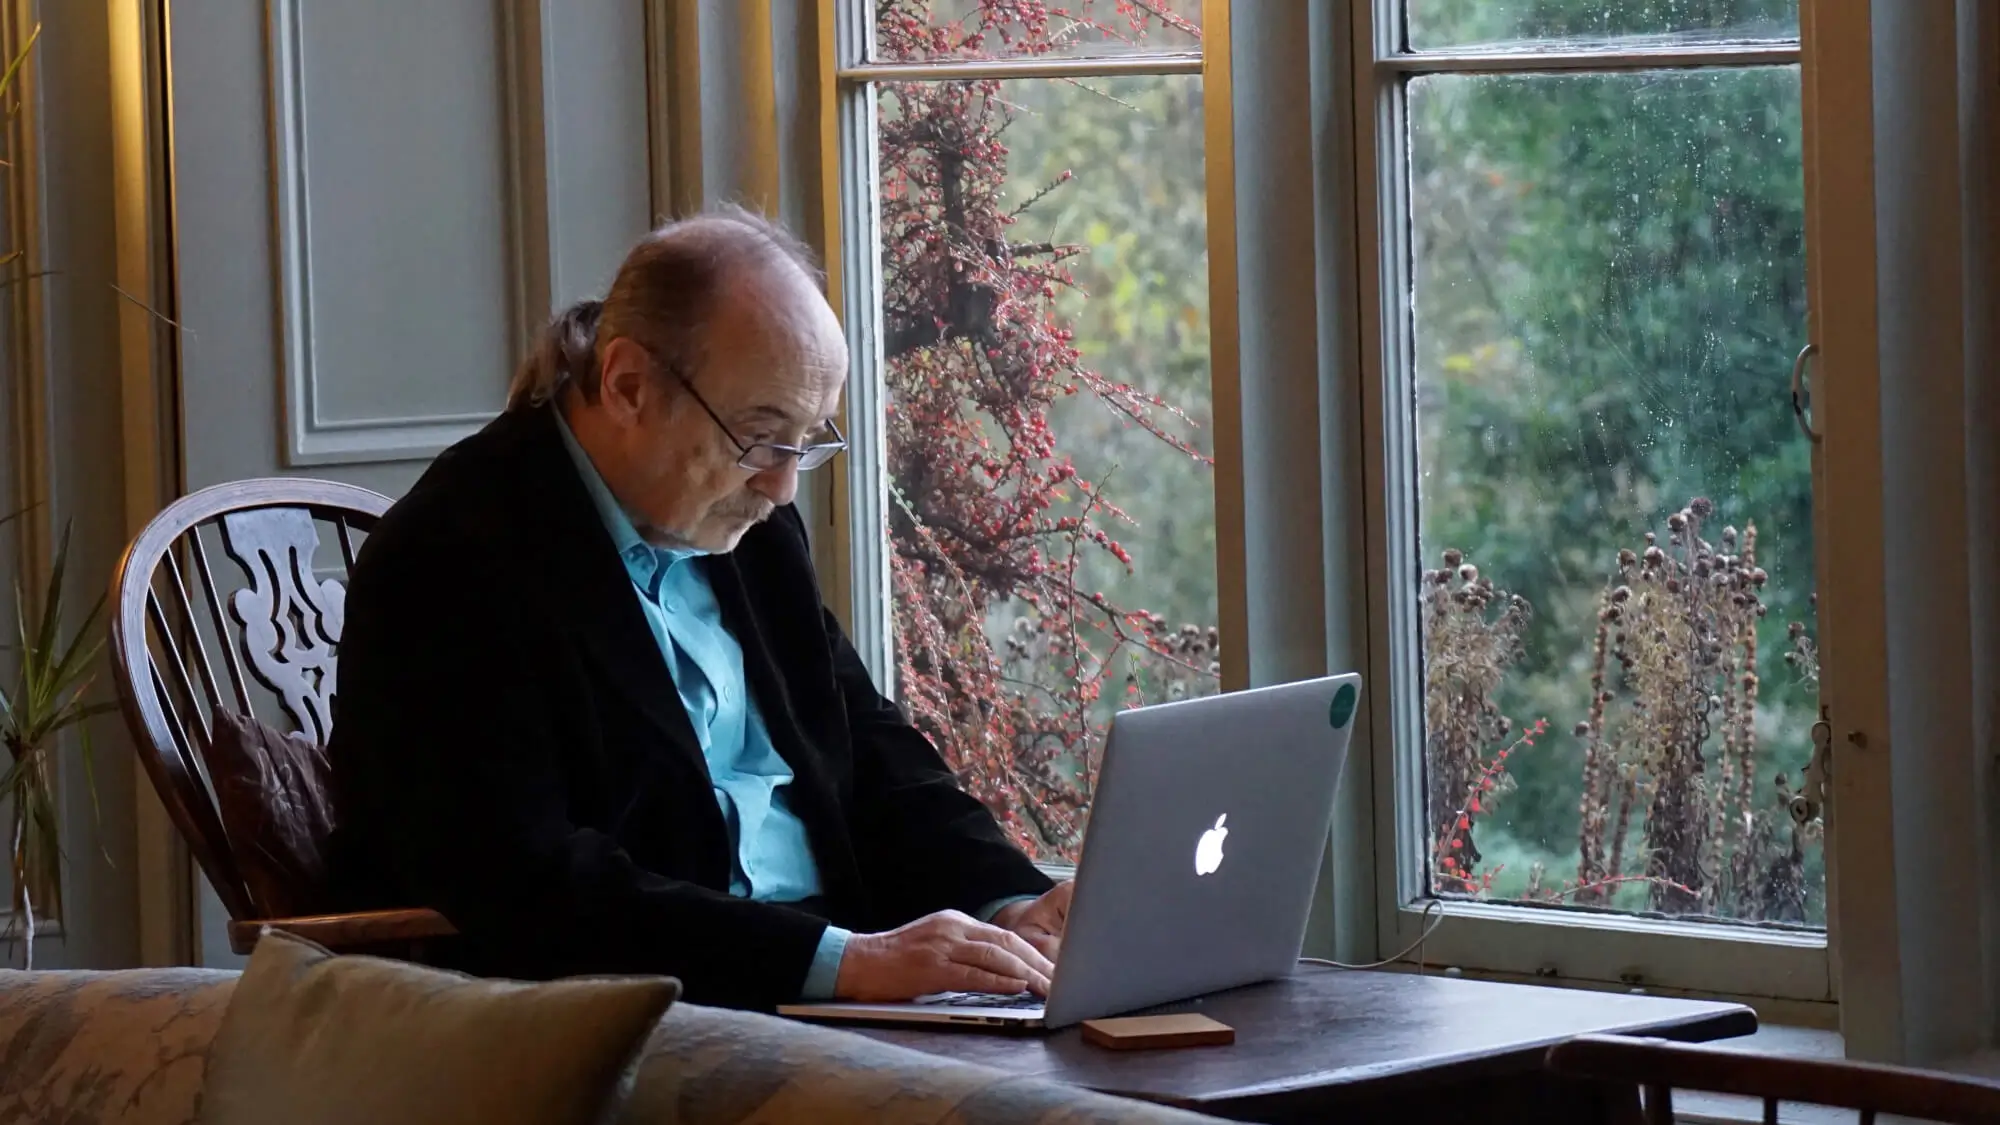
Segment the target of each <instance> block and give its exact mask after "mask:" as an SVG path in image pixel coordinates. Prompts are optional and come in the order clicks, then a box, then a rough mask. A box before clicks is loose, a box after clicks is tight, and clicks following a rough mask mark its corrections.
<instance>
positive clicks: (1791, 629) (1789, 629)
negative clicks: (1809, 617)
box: [1785, 621, 1806, 641]
mask: <svg viewBox="0 0 2000 1125" xmlns="http://www.w3.org/2000/svg"><path fill="white" fill-rule="evenodd" d="M1785 634H1786V635H1787V636H1789V637H1791V638H1792V639H1793V640H1795V641H1796V640H1798V639H1799V638H1800V637H1803V636H1805V635H1806V626H1805V622H1803V621H1794V622H1792V623H1791V624H1790V625H1787V626H1785Z"/></svg>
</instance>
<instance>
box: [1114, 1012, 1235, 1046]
mask: <svg viewBox="0 0 2000 1125" xmlns="http://www.w3.org/2000/svg"><path fill="white" fill-rule="evenodd" d="M1083 1041H1084V1042H1086V1043H1090V1044H1093V1045H1095V1046H1098V1047H1105V1048H1108V1049H1110V1050H1113V1051H1147V1050H1153V1049H1156V1048H1160V1047H1217V1046H1222V1045H1224V1044H1228V1043H1234V1042H1236V1029H1235V1028H1233V1027H1230V1026H1229V1025H1228V1024H1226V1023H1217V1022H1215V1021H1214V1020H1212V1019H1209V1018H1208V1017H1207V1016H1203V1015H1196V1014H1194V1013H1192V1012H1189V1013H1186V1014H1184V1015H1175V1016H1126V1017H1124V1018H1122V1019H1112V1020H1085V1021H1083Z"/></svg>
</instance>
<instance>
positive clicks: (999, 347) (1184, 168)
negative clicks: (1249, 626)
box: [837, 0, 1219, 861]
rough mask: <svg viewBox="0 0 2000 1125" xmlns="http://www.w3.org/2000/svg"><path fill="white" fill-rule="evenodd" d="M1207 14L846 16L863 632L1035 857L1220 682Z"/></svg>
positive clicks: (863, 12)
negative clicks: (1103, 772)
mask: <svg viewBox="0 0 2000 1125" xmlns="http://www.w3.org/2000/svg"><path fill="white" fill-rule="evenodd" d="M1200 10H1201V5H1200V4H1199V3H1198V2H1196V0H1172V2H1162V0H1155V2H1151V3H1143V4H1142V3H1134V2H1127V0H1072V2H1071V3H1068V4H1063V5H1053V4H1051V5H1044V4H1039V3H1025V4H1024V3H1019V2H1013V0H1009V2H1002V0H877V2H875V3H872V4H871V3H853V4H849V5H845V6H844V7H843V8H841V9H840V10H839V11H840V24H839V27H838V29H837V41H838V50H839V62H840V64H841V66H840V70H839V84H840V92H839V106H840V110H839V112H840V118H841V131H842V147H843V175H842V185H843V191H844V192H845V193H846V195H847V200H846V204H845V207H844V210H845V214H846V220H845V224H844V225H845V238H844V240H843V241H844V244H845V245H847V246H849V247H850V253H849V254H848V257H847V268H848V271H849V276H851V277H852V278H853V280H852V281H851V282H849V284H848V286H847V291H848V294H849V296H848V297H847V301H846V304H847V314H848V317H849V323H850V325H853V326H858V327H859V328H860V329H861V331H859V332H857V333H856V335H857V338H858V339H860V340H861V342H862V343H863V345H864V346H863V347H861V348H858V349H857V355H858V356H859V357H860V358H859V361H858V363H857V367H856V371H857V379H856V384H857V385H856V386H855V387H854V389H853V391H852V392H851V393H850V417H851V419H852V420H853V422H854V427H855V429H856V431H857V435H856V442H855V448H856V449H857V450H858V451H863V455H862V456H857V457H855V458H854V459H853V461H852V462H851V469H850V471H851V473H852V474H853V481H852V494H853V495H854V497H856V501H855V503H854V504H853V508H852V511H853V519H854V523H855V526H856V527H857V528H858V529H859V530H857V531H856V532H855V535H854V538H855V539H856V540H857V541H859V542H858V545H857V548H856V550H855V558H856V571H857V581H856V583H855V585H856V586H857V588H858V589H860V590H862V591H865V592H866V593H863V595H862V596H859V597H857V598H856V599H855V607H854V609H855V614H856V618H857V628H856V633H857V635H858V636H861V637H864V638H865V637H871V636H872V637H873V638H875V641H876V644H875V652H874V656H875V658H876V659H877V660H878V661H879V662H881V663H882V664H883V665H884V666H885V667H884V668H883V669H881V670H885V671H888V672H889V673H890V676H889V677H888V679H890V680H892V681H893V683H894V684H895V687H896V694H897V696H898V698H899V700H900V701H901V703H902V704H903V706H904V707H905V708H906V709H907V711H908V712H909V714H910V716H911V717H912V719H913V720H914V721H915V722H916V724H917V725H918V726H919V727H920V728H921V729H923V730H924V732H925V733H926V734H927V735H929V736H930V737H931V739H932V740H933V741H934V742H935V743H936V744H937V745H938V747H939V748H940V750H941V751H942V752H943V753H944V755H945V757H946V758H947V760H948V761H949V762H950V763H951V764H952V766H953V767H954V769H956V771H957V772H958V774H959V777H960V779H961V781H962V782H963V783H964V785H965V786H966V788H967V789H968V790H969V791H970V792H972V793H973V794H974V795H976V796H978V797H979V798H980V799H981V800H983V801H985V802H986V803H987V804H988V806H989V807H990V808H992V809H993V810H994V811H995V813H996V814H997V815H998V816H999V817H1000V819H1001V821H1002V823H1003V824H1004V825H1005V826H1006V828H1007V829H1008V831H1009V832H1010V833H1011V834H1012V835H1013V836H1014V838H1015V839H1016V840H1017V841H1019V842H1020V843H1021V844H1022V845H1024V846H1025V847H1026V848H1028V849H1029V850H1030V852H1031V853H1033V854H1035V855H1036V856H1038V857H1040V858H1042V859H1044V860H1050V861H1071V860H1073V859H1074V857H1075V854H1076V848H1077V845H1078V843H1079V841H1080V838H1081V833H1082V829H1083V825H1084V822H1085V820H1086V818H1087V816H1088V812H1089V808H1090V796H1091V787H1092V782H1093V779H1094V777H1095V769H1096V765H1097V760H1098V754H1099V752H1100V751H1101V747H1102V738H1103V732H1104V729H1105V726H1106V724H1107V722H1108V721H1109V718H1110V716H1111V714H1112V713H1113V712H1114V711H1115V710H1116V709H1118V708H1121V707H1125V706H1130V705H1134V704H1138V703H1141V702H1147V701H1156V700H1160V699H1165V698H1173V697H1180V696H1186V695H1191V694H1201V693H1207V692H1211V691H1213V690H1215V688H1216V685H1217V683H1218V676H1219V667H1218V650H1217V640H1218V638H1217V635H1216V626H1217V610H1216V567H1215V498H1214V487H1213V484H1212V481H1211V475H1212V474H1211V464H1212V455H1213V445H1212V442H1211V438H1210V427H1209V411H1210V392H1209V333H1208V307H1207V306H1208V276H1207V238H1206V205H1205V199H1206V196H1205V193H1204V190H1203V176H1204V164H1203V144H1202V138H1203V115H1202V78H1201V43H1202V27H1201V21H1200ZM868 451H872V453H870V452H868ZM881 528H886V535H882V533H881V532H880V531H879V530H875V529H881ZM877 536H880V537H881V542H880V543H879V544H878V543H876V542H874V538H875V537H877ZM870 571H872V573H868V572H870ZM871 594H872V596H871ZM863 623H868V624H863Z"/></svg>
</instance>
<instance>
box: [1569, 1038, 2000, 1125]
mask: <svg viewBox="0 0 2000 1125" xmlns="http://www.w3.org/2000/svg"><path fill="white" fill-rule="evenodd" d="M1546 1064H1547V1066H1548V1069H1549V1070H1550V1071H1552V1072H1554V1073H1556V1074H1561V1075H1565V1076H1567V1077H1571V1078H1584V1079H1592V1080H1595V1081H1600V1082H1615V1083H1631V1084H1632V1085H1634V1086H1641V1087H1668V1088H1672V1089H1679V1090H1699V1091H1703V1092H1705V1093H1715V1094H1736V1095H1739V1096H1745V1097H1752V1098H1764V1099H1769V1100H1772V1101H1780V1102H1799V1103H1804V1104H1807V1105H1819V1106H1832V1107H1836V1108H1840V1109H1857V1110H1874V1111H1876V1112H1878V1113H1882V1114H1890V1115H1896V1116H1902V1117H1913V1118H1916V1119H1918V1120H1922V1121H1995V1120H2000V1083H1995V1082H1990V1081H1986V1080H1983V1079H1977V1078H1967V1077H1964V1076H1961V1075H1955V1074H1945V1073H1941V1072H1938V1071H1931V1070H1918V1069H1915V1068H1912V1067H1901V1066H1885V1065H1882V1064H1879V1063H1864V1062H1849V1061H1846V1060H1841V1059H1808V1058H1794V1057H1787V1056H1783V1055H1768V1054H1760V1053H1756V1052H1751V1051H1745V1050H1741V1049H1734V1048H1729V1047H1715V1046H1705V1045H1704V1046H1696V1045H1692V1044H1685V1043H1668V1042H1666V1041H1664V1040H1659V1039H1641V1038H1627V1037H1624V1036H1613V1035H1585V1036H1579V1037H1578V1038H1576V1039H1572V1040H1570V1041H1568V1042H1566V1043H1559V1044H1557V1045H1556V1046H1554V1047H1551V1048H1549V1052H1548V1055H1547V1059H1546Z"/></svg>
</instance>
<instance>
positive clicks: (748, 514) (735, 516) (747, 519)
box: [708, 496, 774, 524]
mask: <svg viewBox="0 0 2000 1125" xmlns="http://www.w3.org/2000/svg"><path fill="white" fill-rule="evenodd" d="M773 510H774V505H772V503H771V502H770V501H769V500H766V499H764V498H763V497H761V496H746V497H744V498H742V499H740V500H730V501H726V502H724V503H721V504H717V505H716V506H715V507H713V508H710V509H709V510H708V518H709V519H711V520H729V521H731V522H737V523H745V524H756V523H763V522H764V521H765V520H767V519H769V518H771V512H772V511H773Z"/></svg>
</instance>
